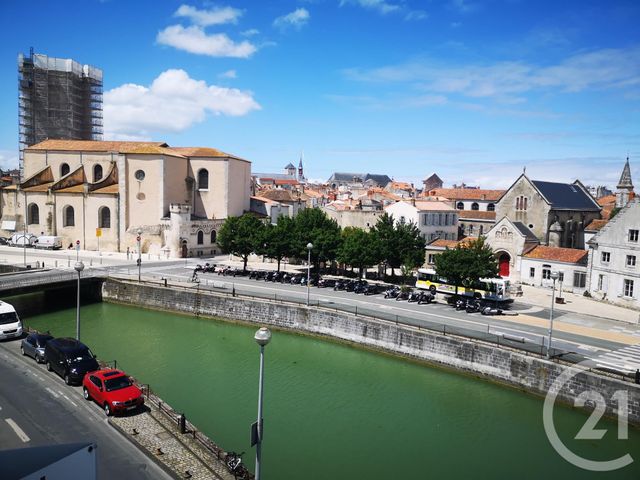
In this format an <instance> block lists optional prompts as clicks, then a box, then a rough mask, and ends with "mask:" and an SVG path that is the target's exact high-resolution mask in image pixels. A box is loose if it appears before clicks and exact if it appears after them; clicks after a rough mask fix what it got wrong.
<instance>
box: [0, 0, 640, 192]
mask: <svg viewBox="0 0 640 480" xmlns="http://www.w3.org/2000/svg"><path fill="white" fill-rule="evenodd" d="M639 24H640V2H638V1H637V0H629V1H622V0H620V1H616V0H609V1H601V0H600V1H591V0H579V1H572V0H562V1H557V0H552V1H547V0H536V1H526V0H477V1H476V0H443V1H436V0H433V1H431V0H421V1H418V0H297V1H296V0H271V1H235V0H230V1H222V2H217V1H216V2H210V1H203V0H198V1H186V0H182V1H173V0H78V1H70V0H30V1H29V2H25V1H22V0H0V168H7V167H12V166H16V165H17V149H18V111H17V89H18V86H17V55H18V54H19V53H20V52H23V53H28V52H29V48H30V47H33V48H34V50H35V52H36V53H43V54H47V55H50V56H53V57H62V58H73V59H75V60H77V61H78V62H81V63H83V64H85V63H86V64H90V65H94V66H96V67H98V68H101V69H102V70H103V71H104V123H105V135H104V139H105V140H113V139H130V140H154V141H165V142H167V143H168V144H170V145H172V146H208V147H214V148H217V149H219V150H222V151H225V152H228V153H231V154H234V155H237V156H240V157H243V158H246V159H248V160H251V161H252V162H253V165H252V170H253V171H254V172H282V171H283V167H284V165H286V164H287V163H289V162H292V163H294V164H295V165H297V163H298V160H299V159H300V157H301V156H303V159H304V160H303V161H304V166H305V174H306V176H307V177H308V178H309V179H311V180H317V181H325V180H326V179H328V178H329V176H330V175H331V174H332V173H333V172H335V171H338V172H362V173H367V172H368V173H384V174H387V175H389V176H390V177H392V178H394V179H397V180H402V181H410V182H413V183H415V184H416V186H419V185H420V183H421V181H422V180H423V179H425V178H426V177H428V176H430V175H431V174H432V173H437V174H438V175H439V176H440V177H441V178H442V179H443V180H444V182H445V186H449V185H451V184H454V183H456V184H460V183H462V182H464V183H466V184H468V185H474V186H480V187H482V188H507V187H508V186H509V185H510V184H511V183H513V181H515V179H516V178H517V177H518V175H520V174H521V173H522V172H523V170H524V169H525V168H526V173H527V175H528V176H529V177H530V178H532V179H536V180H549V181H560V182H570V181H573V180H575V179H580V180H581V181H582V182H583V183H585V184H588V185H608V186H610V187H615V184H616V183H617V181H618V178H619V176H620V173H621V171H622V167H623V165H624V162H625V159H626V157H627V156H629V158H630V162H631V167H632V175H633V178H634V179H636V181H637V182H638V184H639V185H640V30H639V29H638V25H639Z"/></svg>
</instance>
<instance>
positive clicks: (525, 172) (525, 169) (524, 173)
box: [522, 165, 527, 175]
mask: <svg viewBox="0 0 640 480" xmlns="http://www.w3.org/2000/svg"><path fill="white" fill-rule="evenodd" d="M522 174H523V175H526V174H527V166H526V165H525V166H524V167H522Z"/></svg>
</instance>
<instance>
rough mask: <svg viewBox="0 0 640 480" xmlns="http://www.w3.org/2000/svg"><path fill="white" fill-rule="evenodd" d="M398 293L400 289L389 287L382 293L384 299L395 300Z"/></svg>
mask: <svg viewBox="0 0 640 480" xmlns="http://www.w3.org/2000/svg"><path fill="white" fill-rule="evenodd" d="M399 293H400V287H391V288H390V289H388V290H387V291H385V292H384V298H396V297H397V296H398V294H399Z"/></svg>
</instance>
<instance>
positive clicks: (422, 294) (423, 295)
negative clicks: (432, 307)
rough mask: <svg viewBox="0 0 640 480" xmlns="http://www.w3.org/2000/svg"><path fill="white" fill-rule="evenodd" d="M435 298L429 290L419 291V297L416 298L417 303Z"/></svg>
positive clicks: (428, 301)
mask: <svg viewBox="0 0 640 480" xmlns="http://www.w3.org/2000/svg"><path fill="white" fill-rule="evenodd" d="M434 299H435V296H434V295H433V293H431V292H420V298H418V305H422V304H423V303H431V302H433V300H434Z"/></svg>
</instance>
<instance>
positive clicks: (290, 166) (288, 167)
mask: <svg viewBox="0 0 640 480" xmlns="http://www.w3.org/2000/svg"><path fill="white" fill-rule="evenodd" d="M290 168H294V169H295V168H296V167H294V166H293V163H291V162H289V163H288V164H287V166H286V167H284V169H285V170H289V169H290Z"/></svg>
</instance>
